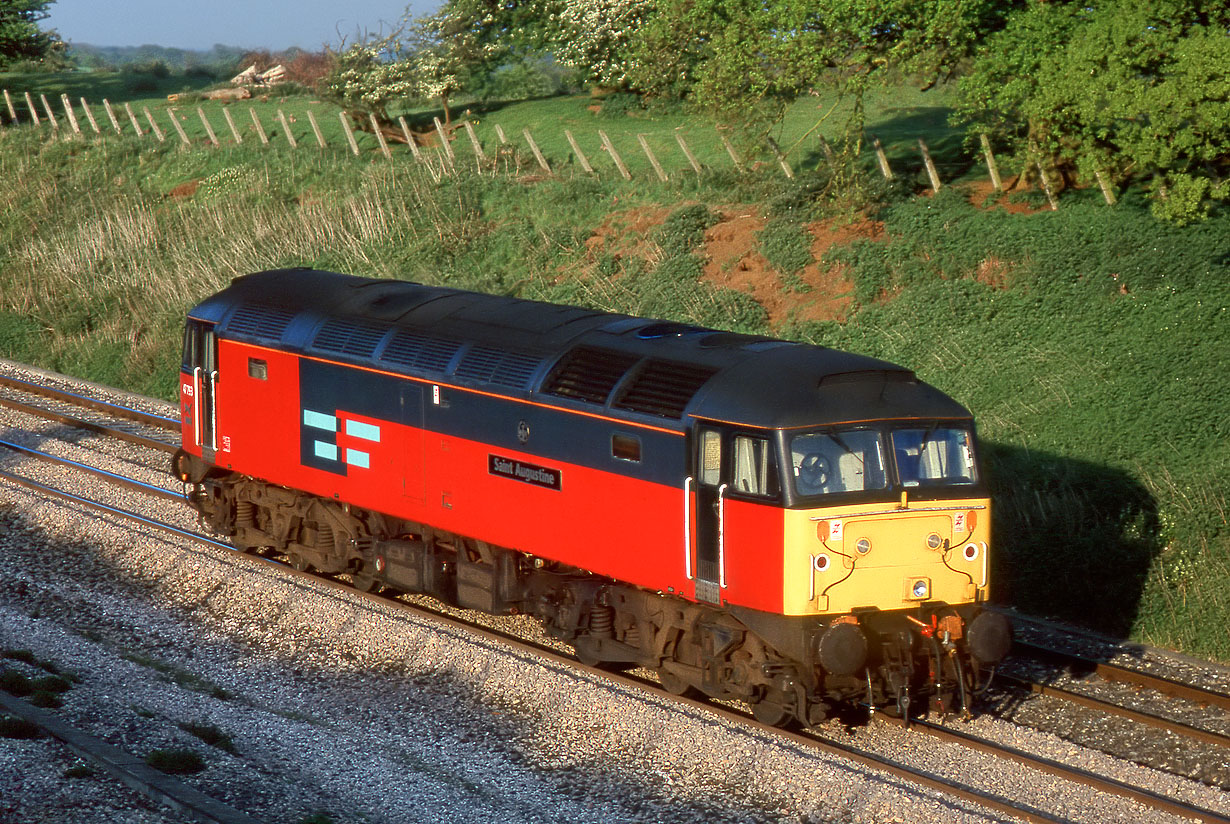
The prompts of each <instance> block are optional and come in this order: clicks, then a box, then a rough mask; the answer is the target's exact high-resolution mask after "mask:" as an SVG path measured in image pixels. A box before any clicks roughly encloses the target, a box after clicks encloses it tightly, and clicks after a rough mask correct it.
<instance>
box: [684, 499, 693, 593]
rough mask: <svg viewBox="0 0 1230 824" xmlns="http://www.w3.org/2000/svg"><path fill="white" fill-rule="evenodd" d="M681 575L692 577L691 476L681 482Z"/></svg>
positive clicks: (689, 578) (691, 578)
mask: <svg viewBox="0 0 1230 824" xmlns="http://www.w3.org/2000/svg"><path fill="white" fill-rule="evenodd" d="M683 574H684V575H686V576H687V577H688V580H689V581H691V580H693V576H692V476H691V475H689V476H688V477H687V478H685V479H684V481H683Z"/></svg>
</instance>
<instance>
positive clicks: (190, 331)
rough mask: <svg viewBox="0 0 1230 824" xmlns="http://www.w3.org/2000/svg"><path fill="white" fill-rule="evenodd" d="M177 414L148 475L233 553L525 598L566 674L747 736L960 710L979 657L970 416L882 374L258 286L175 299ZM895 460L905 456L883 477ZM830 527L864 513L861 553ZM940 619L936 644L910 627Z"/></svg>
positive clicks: (386, 583)
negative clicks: (708, 711)
mask: <svg viewBox="0 0 1230 824" xmlns="http://www.w3.org/2000/svg"><path fill="white" fill-rule="evenodd" d="M181 413H182V420H183V444H184V449H183V451H182V453H181V454H180V456H178V457H177V459H176V471H177V474H179V476H180V477H181V478H182V479H183V480H184V481H185V482H186V483H188V484H189V485H190V492H189V500H190V502H191V503H192V504H193V505H194V506H195V507H196V508H197V509H198V510H199V511H200V512H201V514H202V517H203V518H204V519H206V520H207V521H208V522H209V523H210V525H211V526H212V527H213V528H214V529H216V530H217V531H219V532H222V533H224V534H228V535H230V536H232V537H233V539H234V541H235V543H236V544H237V545H238V546H240V547H244V548H249V547H272V548H274V549H275V550H276V551H279V552H283V553H285V554H286V555H287V556H288V558H289V559H290V561H291V563H293V564H294V565H296V566H298V567H300V568H306V567H309V566H310V567H315V568H317V569H319V570H321V571H323V572H326V573H340V574H350V575H352V576H353V580H354V582H355V584H356V586H359V587H361V588H364V589H369V590H370V589H373V588H377V587H382V586H383V587H388V588H389V589H395V590H403V591H421V592H427V593H431V594H434V595H436V596H437V597H440V598H442V599H444V600H447V601H450V602H454V603H458V604H460V605H462V606H469V607H474V608H479V609H485V610H489V611H494V612H509V611H527V612H532V613H534V614H536V615H538V616H539V617H540V618H541V619H542V620H543V621H544V623H545V625H546V627H547V628H548V630H550V631H551V632H553V633H554V634H556V635H557V636H559V637H561V638H564V639H566V640H569V641H571V642H572V643H573V644H575V645H576V647H577V649H578V653H579V654H580V656H581V657H582V659H583V660H588V661H592V662H607V663H610V664H612V665H616V664H627V663H640V664H644V665H647V666H651V667H653V668H655V669H657V670H658V671H659V673H660V674H661V675H662V678H663V682H664V683H665V684H667V686H668V687H671V688H676V689H700V690H703V691H705V692H707V693H709V694H711V695H715V696H722V697H737V698H743V699H745V700H747V701H749V702H750V703H751V704H752V705H753V706H754V707H755V708H756V709H757V713H758V715H760V716H761V717H762V718H765V719H767V720H770V721H782V720H787V719H789V718H792V717H797V718H800V719H802V720H804V721H812V722H814V721H816V720H818V719H819V718H821V717H823V715H824V712H825V710H826V708H827V706H828V704H829V703H830V702H831V701H832V700H834V699H849V698H853V697H860V698H861V697H863V696H864V695H865V694H866V693H867V692H868V691H870V692H871V694H870V695H867V696H866V697H867V698H868V699H869V700H871V701H872V702H876V703H885V702H889V703H894V704H896V705H899V706H902V708H904V709H908V706H907V705H908V702H909V695H910V690H911V688H912V689H913V690H914V691H915V693H917V692H918V691H919V690H924V691H927V692H929V693H930V694H931V695H933V697H934V698H935V700H936V702H937V703H939V704H940V705H943V706H947V704H948V703H951V701H952V699H953V698H954V697H955V696H959V697H960V699H961V700H962V702H963V703H967V702H968V692H969V691H970V690H972V689H974V688H975V687H976V686H977V684H976V681H977V662H982V663H993V662H994V661H995V660H998V658H999V657H1000V656H1002V655H1003V653H1004V652H1005V651H1006V646H1007V637H1008V635H1007V633H1008V631H1007V627H1006V625H1005V624H1004V623H1003V622H1002V619H999V618H998V616H996V615H994V614H993V613H987V612H984V611H982V610H980V608H979V607H978V606H977V604H979V603H980V602H982V601H983V600H985V598H986V593H987V581H986V554H987V544H986V541H985V538H984V537H983V536H985V535H986V534H987V533H988V532H989V519H987V518H986V517H985V510H986V509H987V507H988V506H989V502H988V501H986V495H985V488H984V486H983V484H982V482H981V480H980V478H979V476H978V473H977V467H976V463H975V461H974V454H973V430H972V421H971V420H970V418H969V414H968V412H966V411H965V410H964V409H962V408H961V407H960V406H959V405H958V404H956V403H955V402H953V401H951V400H950V399H948V398H947V397H945V396H944V395H942V394H941V393H939V392H938V391H936V390H934V389H932V388H931V387H928V386H926V385H925V384H922V383H920V382H918V381H917V380H916V379H915V378H914V376H913V375H912V373H909V372H907V371H905V370H901V369H900V368H898V367H895V366H893V365H891V364H887V363H884V362H882V361H875V360H872V359H870V358H865V357H861V356H857V355H851V354H847V353H841V352H835V351H833V350H829V349H824V348H820V347H812V346H804V345H800V344H791V343H786V342H782V341H775V340H770V339H765V338H756V337H751V336H743V335H734V334H731V333H725V332H716V331H713V330H708V329H699V328H696V327H688V326H682V325H679V324H671V323H664V322H660V321H648V320H644V319H639V318H631V317H626V316H617V315H610V314H605V313H597V312H590V311H587V310H583V309H579V308H575V307H561V306H552V305H548V304H540V303H533V302H529V301H521V300H514V299H509V298H501V297H495V296H488V295H480V294H474V293H467V292H460V291H456V290H450V289H442V288H435V287H427V286H422V285H418V284H410V283H405V282H398V281H387V280H370V279H363V278H354V277H348V276H344V275H336V274H332V273H326V272H317V271H309V270H282V271H275V272H264V273H258V274H255V275H249V276H246V277H243V278H238V279H236V281H235V282H234V284H233V285H232V286H231V287H230V288H228V289H226V290H224V291H223V292H221V293H219V294H218V295H215V296H213V297H212V298H209V299H208V300H206V301H205V302H203V303H202V304H200V305H199V306H198V307H196V308H195V309H194V310H193V311H192V313H191V315H190V317H189V321H188V326H187V330H186V334H185V347H184V365H183V371H182V374H181ZM843 427H844V429H843ZM851 427H852V428H851ZM843 431H844V432H845V433H846V434H845V435H842V434H841V432H843ZM919 433H921V434H919ZM937 433H943V434H942V436H941V435H939V434H937ZM847 441H857V444H854V445H851V444H850V443H847ZM929 444H935V445H934V446H932V447H931V452H930V453H928V452H927V451H926V450H927V448H928V445H929ZM912 453H917V454H918V455H921V456H923V457H924V458H925V460H923V461H922V464H928V465H930V467H931V468H930V469H918V470H915V469H910V470H906V469H905V467H906V464H907V461H913V460H916V459H917V458H916V456H914V455H913V454H912ZM936 456H939V457H936ZM937 460H938V461H939V462H938V463H937V462H936V461H937ZM922 464H920V465H922ZM908 472H913V473H915V474H917V475H918V478H919V479H921V480H912V479H913V477H914V476H913V475H909V476H908V477H907V473H908ZM809 484H810V486H809ZM911 498H913V500H914V501H915V504H914V508H911V505H910V499H911ZM980 511H981V512H984V517H983V519H982V522H983V524H984V526H983V528H982V531H981V532H980V533H979V532H978V531H977V529H976V528H975V527H974V524H975V523H976V521H977V518H976V512H980ZM937 512H942V513H954V514H953V515H951V516H950V515H948V514H944V515H942V516H940V515H936V514H935V513H937ZM923 513H930V514H928V515H924V514H923ZM967 519H968V521H967ZM834 521H835V522H837V523H848V524H850V525H851V529H855V525H858V526H857V528H858V529H864V526H863V525H864V524H866V525H867V526H866V530H871V531H867V533H866V534H868V535H873V536H875V540H876V543H877V545H878V546H877V549H876V551H875V553H873V554H868V555H867V556H866V558H863V557H862V556H861V555H860V553H865V552H867V551H869V549H870V543H869V542H868V550H864V549H863V548H862V546H863V545H862V544H861V543H858V544H857V548H856V547H855V544H856V543H857V541H856V539H855V537H854V536H853V533H851V536H850V540H849V544H850V546H845V545H844V544H842V543H841V541H840V530H838V531H836V532H835V531H834V528H833V526H832V523H833V522H834ZM967 522H968V529H967V528H966V526H967ZM866 530H865V531H866ZM919 530H923V532H919ZM914 533H918V534H917V535H915V534H914ZM940 533H943V535H942V536H941V535H940ZM834 536H837V537H834ZM932 536H935V537H934V539H933V538H932ZM863 540H867V539H865V538H864V539H863ZM899 540H900V541H909V542H912V543H911V545H910V546H909V547H908V549H905V548H903V549H901V550H893V549H892V547H891V544H893V543H895V542H897V541H899ZM925 540H934V541H938V542H941V543H937V545H936V546H934V547H931V548H930V551H928V552H925V553H924V552H922V551H921V549H920V547H921V546H922V543H923V542H924V541H925ZM915 543H916V544H918V546H914V545H913V544H915ZM881 544H889V545H890V546H879V545H881ZM941 544H942V545H941ZM962 545H964V547H965V548H964V550H963V552H964V556H965V557H964V559H963V558H962V557H961V556H960V554H955V555H954V554H950V552H951V551H952V550H955V549H957V548H958V547H960V546H962ZM970 547H973V549H972V550H971V549H970ZM894 551H896V555H894V554H893V553H894ZM971 555H973V556H974V557H973V558H971V557H970V556H971ZM821 558H823V559H824V560H823V561H821V560H819V559H821ZM839 559H841V560H840V561H839ZM873 559H875V560H873ZM963 561H967V562H968V563H965V564H963ZM873 570H875V571H873ZM885 570H887V571H885ZM899 573H900V574H899ZM902 576H904V578H902ZM886 580H888V581H891V586H886V585H885V584H884V581H886ZM902 580H904V581H905V586H906V593H905V594H904V595H903V593H902V590H901V581H902ZM911 587H913V594H910V588H911ZM887 589H891V590H892V591H891V592H885V591H884V590H887ZM924 590H925V591H924ZM907 616H908V617H907ZM910 619H913V621H914V623H911V621H910ZM941 620H942V621H945V622H947V623H946V624H945V626H946V627H947V628H948V631H947V635H946V636H945V637H943V638H942V639H936V638H933V637H931V636H927V637H926V640H923V639H922V636H919V634H918V631H917V630H915V629H914V626H915V623H919V622H921V623H923V624H927V625H934V626H939V622H940V621H941ZM941 642H942V643H943V645H944V646H943V647H942V649H941V647H940V646H938V645H939V644H940V643H941ZM931 646H936V651H937V652H940V653H942V654H941V655H939V656H938V657H936V658H935V660H936V661H937V662H939V663H938V664H931V663H929V662H930V661H931V660H932V656H931V653H932V650H931V649H930V647H931ZM919 647H925V649H922V650H921V652H920V651H919V649H918V648H919ZM975 659H976V660H975ZM945 662H948V663H945Z"/></svg>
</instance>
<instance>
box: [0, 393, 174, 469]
mask: <svg viewBox="0 0 1230 824" xmlns="http://www.w3.org/2000/svg"><path fill="white" fill-rule="evenodd" d="M0 406H5V407H8V408H9V409H13V410H15V411H17V412H22V413H25V414H27V415H33V416H35V417H38V418H46V419H47V420H52V421H56V422H58V423H64V424H68V425H69V426H73V427H76V428H78V429H85V430H88V431H90V432H96V433H98V434H100V435H107V436H108V437H112V438H118V439H119V440H122V441H128V442H129V443H134V444H137V445H139V446H145V447H148V448H150V449H157V450H160V451H162V452H166V453H168V454H172V455H173V454H175V453H176V452H177V451H179V445H178V444H172V443H167V442H166V441H160V440H158V439H157V438H149V437H146V436H144V435H137V434H135V433H133V432H129V431H127V430H125V429H120V428H118V427H114V426H107V425H106V424H100V423H96V422H94V421H87V420H85V419H84V418H78V417H75V416H73V415H66V414H64V413H62V412H55V411H53V410H51V409H45V408H43V407H41V406H31V405H30V404H27V403H23V402H21V401H18V400H14V399H12V398H5V397H0Z"/></svg>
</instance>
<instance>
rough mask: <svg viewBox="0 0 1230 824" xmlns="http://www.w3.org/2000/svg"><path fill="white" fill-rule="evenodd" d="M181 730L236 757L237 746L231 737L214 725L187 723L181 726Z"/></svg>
mask: <svg viewBox="0 0 1230 824" xmlns="http://www.w3.org/2000/svg"><path fill="white" fill-rule="evenodd" d="M179 728H180V729H181V730H183V731H185V732H190V733H192V734H193V735H195V736H196V737H197V738H199V739H201V740H202V741H204V742H205V743H206V744H208V745H209V746H211V747H216V748H217V749H220V750H224V751H225V752H229V753H230V754H231V755H235V744H234V742H233V741H232V740H231V737H230V736H229V735H227V734H226V733H224V732H223V731H222V730H220V729H218V728H217V727H216V726H214V725H213V724H198V723H195V722H187V723H184V724H180V725H179Z"/></svg>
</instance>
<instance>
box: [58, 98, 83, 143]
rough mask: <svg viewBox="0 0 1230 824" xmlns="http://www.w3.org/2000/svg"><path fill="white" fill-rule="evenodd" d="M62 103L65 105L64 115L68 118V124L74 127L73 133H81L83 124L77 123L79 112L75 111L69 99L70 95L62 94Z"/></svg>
mask: <svg viewBox="0 0 1230 824" xmlns="http://www.w3.org/2000/svg"><path fill="white" fill-rule="evenodd" d="M60 105H61V106H63V107H64V116H65V117H67V118H68V125H69V126H71V127H72V129H73V134H75V135H80V134H81V126H80V125H78V123H77V114H76V113H75V112H74V111H73V104H72V101H70V100H69V99H68V95H66V94H62V95H60Z"/></svg>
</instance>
